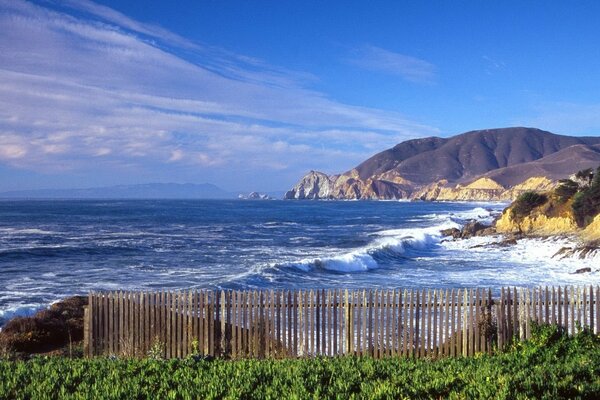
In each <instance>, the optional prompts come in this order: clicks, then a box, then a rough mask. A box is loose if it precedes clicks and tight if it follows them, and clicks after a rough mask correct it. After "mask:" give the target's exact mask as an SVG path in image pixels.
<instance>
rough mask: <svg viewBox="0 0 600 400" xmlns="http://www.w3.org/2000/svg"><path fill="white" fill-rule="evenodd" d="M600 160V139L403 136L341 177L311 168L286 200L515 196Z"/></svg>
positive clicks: (509, 132) (497, 132)
mask: <svg viewBox="0 0 600 400" xmlns="http://www.w3.org/2000/svg"><path fill="white" fill-rule="evenodd" d="M598 164H600V138H598V137H587V138H586V137H570V136H562V135H555V134H553V133H550V132H545V131H541V130H539V129H533V128H504V129H488V130H482V131H472V132H467V133H464V134H461V135H457V136H454V137H450V138H436V137H431V138H423V139H416V140H409V141H406V142H402V143H400V144H398V145H396V146H394V147H393V148H391V149H388V150H385V151H383V152H381V153H378V154H376V155H374V156H373V157H371V158H369V159H368V160H366V161H364V162H362V163H361V164H359V165H358V166H356V167H355V168H353V169H351V170H349V171H347V172H344V173H342V174H339V175H331V176H328V175H326V174H324V173H321V172H316V171H311V172H309V173H308V174H307V175H306V176H304V177H303V178H302V179H301V180H300V181H299V182H298V183H297V184H296V185H295V186H294V187H293V188H292V189H291V190H290V191H288V192H287V193H286V195H285V198H286V199H423V200H482V201H499V200H503V201H507V200H513V199H515V198H516V197H517V196H518V195H519V194H520V193H523V192H524V191H528V190H534V191H546V190H549V189H551V188H552V187H553V186H554V185H555V184H556V181H557V180H558V179H560V178H562V177H564V176H568V175H570V174H572V173H574V172H575V171H577V170H581V169H584V168H589V167H596V166H597V165H598Z"/></svg>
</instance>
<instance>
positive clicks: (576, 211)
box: [441, 168, 600, 273]
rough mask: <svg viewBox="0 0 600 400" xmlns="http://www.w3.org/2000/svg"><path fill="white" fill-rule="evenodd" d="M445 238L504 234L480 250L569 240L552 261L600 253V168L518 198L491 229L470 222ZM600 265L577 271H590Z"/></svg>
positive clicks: (581, 257)
mask: <svg viewBox="0 0 600 400" xmlns="http://www.w3.org/2000/svg"><path fill="white" fill-rule="evenodd" d="M441 233H442V235H443V236H445V237H447V239H446V240H460V239H469V238H471V237H474V236H500V237H501V238H502V239H501V240H500V241H493V242H490V243H487V244H484V245H482V244H478V245H475V247H482V246H511V245H516V244H517V242H518V241H519V240H521V239H531V238H536V239H540V238H541V239H547V240H552V239H553V238H556V237H566V238H569V239H570V241H571V242H572V243H573V245H572V246H568V247H562V248H561V249H560V250H558V251H557V252H556V253H555V254H549V256H551V257H552V258H554V259H565V258H578V259H588V258H591V257H594V256H596V255H597V254H598V252H599V251H600V168H598V169H597V170H596V171H595V172H594V170H593V169H591V168H588V169H585V170H581V171H578V172H577V173H576V174H573V175H571V176H570V177H569V178H566V179H560V180H559V181H558V182H557V184H556V185H555V186H554V188H553V189H551V190H548V191H544V192H535V191H526V192H523V193H522V194H520V195H519V196H518V197H517V198H516V200H515V201H514V202H512V203H511V204H510V206H508V207H507V208H505V209H504V211H503V212H502V213H501V215H499V216H498V217H497V218H496V220H495V221H494V222H493V224H492V225H485V224H483V223H481V222H479V221H471V222H469V223H467V224H466V225H465V226H463V227H462V229H446V230H444V231H442V232H441ZM596 270H598V268H597V267H596V266H590V267H585V268H581V269H577V270H576V271H573V272H574V273H587V272H593V271H596Z"/></svg>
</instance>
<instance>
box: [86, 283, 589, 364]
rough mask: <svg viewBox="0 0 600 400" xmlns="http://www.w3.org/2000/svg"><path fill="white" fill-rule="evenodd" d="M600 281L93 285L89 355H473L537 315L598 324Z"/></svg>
mask: <svg viewBox="0 0 600 400" xmlns="http://www.w3.org/2000/svg"><path fill="white" fill-rule="evenodd" d="M598 298H600V286H596V287H593V286H585V287H573V286H571V287H556V288H555V287H552V288H549V287H544V288H535V289H524V288H502V289H501V290H500V295H499V297H497V298H492V291H491V290H490V289H458V290H447V289H446V290H432V289H423V290H277V291H273V290H260V291H251V290H249V291H229V290H223V291H210V290H206V291H205V290H193V291H178V292H172V291H160V292H105V293H98V292H92V293H90V294H89V304H88V306H87V308H86V310H85V321H84V347H85V353H86V355H88V356H95V355H117V356H134V357H144V356H148V355H153V356H157V357H164V358H175V357H186V356H188V355H190V354H198V355H206V356H214V357H224V358H233V359H237V358H294V357H312V356H336V355H343V354H352V355H359V356H366V355H368V356H371V357H376V358H381V357H390V356H404V357H432V358H436V357H447V356H460V355H462V356H471V355H474V354H476V353H483V352H486V353H491V352H492V351H494V350H496V349H504V348H505V347H506V346H507V345H508V344H509V343H511V342H512V341H514V340H522V339H527V338H529V337H530V335H531V327H532V323H549V324H558V325H559V326H561V327H563V328H564V329H565V330H566V331H567V332H569V333H573V332H575V331H576V330H577V329H581V328H582V327H588V328H590V329H592V330H593V331H594V332H595V333H600V306H599V305H598Z"/></svg>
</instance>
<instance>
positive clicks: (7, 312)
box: [0, 304, 43, 326]
mask: <svg viewBox="0 0 600 400" xmlns="http://www.w3.org/2000/svg"><path fill="white" fill-rule="evenodd" d="M42 308H43V306H42V305H41V304H23V305H17V306H9V307H7V308H5V309H3V310H0V326H2V325H4V324H5V323H6V322H8V321H9V320H11V319H13V318H15V317H29V316H31V315H33V314H35V313H36V312H37V311H39V310H40V309H42Z"/></svg>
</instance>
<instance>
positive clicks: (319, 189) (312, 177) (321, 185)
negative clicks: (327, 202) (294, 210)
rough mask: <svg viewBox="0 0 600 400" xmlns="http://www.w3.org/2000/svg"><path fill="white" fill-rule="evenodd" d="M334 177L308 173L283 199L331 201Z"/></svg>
mask: <svg viewBox="0 0 600 400" xmlns="http://www.w3.org/2000/svg"><path fill="white" fill-rule="evenodd" d="M335 181H336V177H335V176H332V177H329V176H328V175H326V174H324V173H322V172H318V171H310V172H309V173H308V174H306V175H305V176H304V177H303V178H302V179H301V180H300V182H298V183H297V184H296V186H294V187H293V188H292V189H291V190H289V191H288V192H287V193H286V194H285V196H284V198H286V199H300V200H303V199H333V198H335V197H334V196H333V186H334V184H335Z"/></svg>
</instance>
